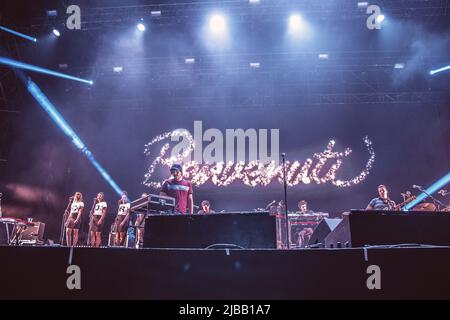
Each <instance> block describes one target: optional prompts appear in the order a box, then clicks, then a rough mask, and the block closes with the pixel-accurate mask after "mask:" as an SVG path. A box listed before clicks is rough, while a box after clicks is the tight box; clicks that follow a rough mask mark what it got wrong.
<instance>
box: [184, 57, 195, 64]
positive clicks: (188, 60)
mask: <svg viewBox="0 0 450 320" xmlns="http://www.w3.org/2000/svg"><path fill="white" fill-rule="evenodd" d="M184 63H186V64H193V63H195V59H194V58H186V59H184Z"/></svg>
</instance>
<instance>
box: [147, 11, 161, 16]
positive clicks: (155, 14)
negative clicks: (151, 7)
mask: <svg viewBox="0 0 450 320" xmlns="http://www.w3.org/2000/svg"><path fill="white" fill-rule="evenodd" d="M150 15H151V16H152V17H160V16H161V11H159V10H158V11H151V12H150Z"/></svg>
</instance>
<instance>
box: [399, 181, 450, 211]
mask: <svg viewBox="0 0 450 320" xmlns="http://www.w3.org/2000/svg"><path fill="white" fill-rule="evenodd" d="M449 182H450V172H449V173H447V174H446V175H445V176H443V177H442V178H441V179H439V180H438V181H436V182H435V183H433V184H432V185H431V186H430V187H428V188H427V189H426V190H425V191H426V193H428V194H431V195H432V194H433V193H435V192H436V191H438V190H439V189H441V188H443V187H445V185H446V184H448V183H449ZM426 198H428V195H427V194H425V193H424V192H422V193H421V194H419V195H418V196H417V198H416V199H414V200H413V201H411V202H410V203H408V204H407V205H406V206H405V207H404V208H403V210H404V211H408V210H410V209H412V208H414V207H415V206H416V205H418V204H419V203H420V202H422V200H425V199H426Z"/></svg>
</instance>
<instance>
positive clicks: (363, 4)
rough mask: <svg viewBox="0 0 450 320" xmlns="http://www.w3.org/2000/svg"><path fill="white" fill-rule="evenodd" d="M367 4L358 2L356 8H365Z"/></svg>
mask: <svg viewBox="0 0 450 320" xmlns="http://www.w3.org/2000/svg"><path fill="white" fill-rule="evenodd" d="M368 5H369V3H368V2H367V1H359V2H358V8H367V6H368Z"/></svg>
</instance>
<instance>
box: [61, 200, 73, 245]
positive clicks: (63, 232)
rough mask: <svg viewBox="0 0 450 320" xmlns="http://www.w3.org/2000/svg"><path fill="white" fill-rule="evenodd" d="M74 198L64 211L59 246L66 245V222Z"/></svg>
mask: <svg viewBox="0 0 450 320" xmlns="http://www.w3.org/2000/svg"><path fill="white" fill-rule="evenodd" d="M72 201H73V198H70V199H69V203H68V204H67V207H66V210H64V214H63V218H62V222H61V233H60V235H59V244H60V245H61V246H62V245H64V235H65V233H66V221H67V218H68V217H69V208H70V205H71V204H72Z"/></svg>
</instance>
